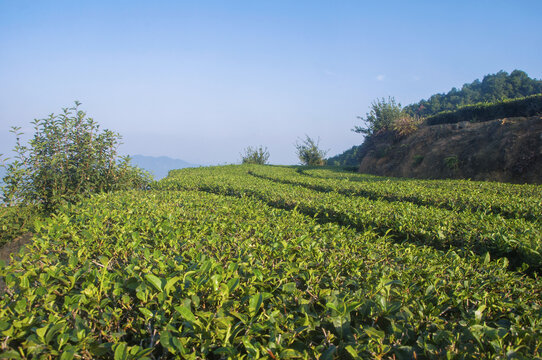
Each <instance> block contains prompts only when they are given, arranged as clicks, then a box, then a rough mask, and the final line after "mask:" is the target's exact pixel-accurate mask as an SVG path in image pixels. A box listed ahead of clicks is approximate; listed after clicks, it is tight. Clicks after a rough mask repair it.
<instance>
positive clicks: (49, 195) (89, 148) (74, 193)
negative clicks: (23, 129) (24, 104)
mask: <svg viewBox="0 0 542 360" xmlns="http://www.w3.org/2000/svg"><path fill="white" fill-rule="evenodd" d="M79 105H80V103H78V102H76V103H75V106H74V107H71V108H65V109H63V111H62V113H60V114H58V115H55V114H51V115H49V117H47V118H45V119H36V120H34V121H33V122H32V124H33V125H34V129H35V134H34V137H33V138H32V139H31V140H30V141H29V143H28V145H23V144H21V141H20V135H22V133H20V132H19V130H20V128H16V127H15V128H13V129H12V132H13V133H14V134H15V135H16V137H17V141H16V146H15V148H14V153H15V154H16V157H15V159H14V160H13V161H11V162H9V163H8V164H7V165H4V167H5V168H6V170H7V175H6V176H5V177H4V183H5V185H4V186H3V189H2V190H3V201H4V203H5V205H6V206H19V205H27V206H29V205H32V206H38V207H39V208H41V209H42V210H44V211H45V212H50V211H53V210H54V209H56V208H58V206H59V205H61V204H62V203H65V202H75V201H76V200H77V199H79V198H81V197H84V196H88V195H90V194H93V193H99V192H104V191H112V190H121V189H129V188H145V187H146V186H147V185H148V184H149V183H150V181H151V176H150V174H148V173H146V172H144V171H143V170H141V169H137V168H134V167H132V166H131V165H130V159H129V158H128V157H119V156H118V154H117V148H118V146H119V145H120V140H121V136H120V135H119V134H116V133H114V132H112V131H110V130H103V131H101V132H100V131H99V125H98V124H97V123H96V122H95V121H94V120H93V119H92V118H89V117H87V115H86V113H85V112H83V111H81V110H79Z"/></svg>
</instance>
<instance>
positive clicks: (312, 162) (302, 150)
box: [295, 135, 327, 166]
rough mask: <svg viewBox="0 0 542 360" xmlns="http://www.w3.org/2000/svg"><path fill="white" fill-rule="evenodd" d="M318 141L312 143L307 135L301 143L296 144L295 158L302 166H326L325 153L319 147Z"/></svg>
mask: <svg viewBox="0 0 542 360" xmlns="http://www.w3.org/2000/svg"><path fill="white" fill-rule="evenodd" d="M319 143H320V140H318V141H314V140H313V139H311V138H310V137H309V136H308V135H305V140H303V141H302V142H301V143H299V142H297V143H296V144H295V148H296V150H297V157H298V158H299V161H300V162H301V164H302V165H308V166H323V165H325V164H326V159H325V157H326V152H327V151H324V150H322V149H320V147H319Z"/></svg>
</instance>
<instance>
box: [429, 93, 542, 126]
mask: <svg viewBox="0 0 542 360" xmlns="http://www.w3.org/2000/svg"><path fill="white" fill-rule="evenodd" d="M540 114H542V94H538V95H532V96H527V97H524V98H518V99H510V100H503V101H499V102H496V103H478V104H474V105H467V106H463V107H461V108H459V109H458V110H455V111H444V112H441V113H438V114H436V115H433V116H429V117H428V118H427V119H426V123H427V125H439V124H455V123H458V122H462V121H470V122H484V121H490V120H494V119H502V118H506V117H515V116H535V115H540Z"/></svg>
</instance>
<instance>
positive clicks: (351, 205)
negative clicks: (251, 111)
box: [0, 165, 542, 359]
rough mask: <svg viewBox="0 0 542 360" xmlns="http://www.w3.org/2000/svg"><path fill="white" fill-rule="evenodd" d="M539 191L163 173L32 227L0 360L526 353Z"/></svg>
mask: <svg viewBox="0 0 542 360" xmlns="http://www.w3.org/2000/svg"><path fill="white" fill-rule="evenodd" d="M540 198H542V187H540V186H533V185H511V184H499V183H476V182H470V181H452V180H448V181H426V180H406V179H392V178H382V177H377V176H371V175H362V174H355V173H351V172H343V171H340V170H339V169H337V168H329V169H322V168H319V169H310V168H303V167H277V166H256V165H252V166H247V165H244V166H223V167H205V168H192V169H182V170H175V171H172V172H170V174H169V176H168V177H167V178H165V179H163V180H161V181H159V182H157V183H155V184H154V185H153V187H152V189H150V190H146V191H118V192H113V193H103V194H98V195H93V196H92V197H90V198H87V199H83V201H81V202H80V203H78V204H75V205H72V206H66V207H63V208H61V209H59V211H58V212H57V213H56V214H55V215H54V216H52V217H50V218H48V219H43V220H41V221H40V222H37V223H36V227H35V234H34V236H33V240H32V242H31V243H30V244H28V245H27V247H26V249H25V251H24V254H23V255H22V256H24V257H23V258H22V260H21V261H13V262H12V263H10V265H9V266H7V267H6V266H3V265H0V280H4V281H5V289H4V290H5V294H4V295H3V296H2V297H0V334H1V336H2V339H1V340H2V348H1V349H0V351H1V354H0V357H8V358H40V357H41V358H47V357H59V356H60V354H63V355H62V358H85V359H90V358H92V359H113V358H114V359H158V358H160V359H170V358H171V359H173V358H194V359H203V358H205V359H237V358H258V357H259V358H272V359H287V358H289V359H293V358H299V359H304V358H305V359H309V358H310V359H316V358H324V359H364V358H396V359H412V358H418V359H429V358H446V357H447V358H469V359H471V358H472V359H478V358H495V357H498V356H500V355H501V354H514V355H513V357H517V358H537V357H540V356H541V355H542V354H541V351H542V350H541V349H542V336H540V335H541V334H542V323H541V322H540V308H541V307H542V300H541V297H540V294H541V293H542V279H541V278H540V277H539V276H538V275H537V274H539V273H540V271H542V268H541V264H542V258H541V253H542V248H541V246H542V245H541V243H540V236H541V232H540V231H541V227H540V223H541V222H542V215H541V214H542V208H541V204H540ZM65 354H68V355H65Z"/></svg>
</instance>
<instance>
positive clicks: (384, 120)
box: [352, 97, 404, 136]
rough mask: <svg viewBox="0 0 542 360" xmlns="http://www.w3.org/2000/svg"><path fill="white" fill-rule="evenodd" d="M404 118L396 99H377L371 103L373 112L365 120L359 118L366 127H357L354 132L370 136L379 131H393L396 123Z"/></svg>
mask: <svg viewBox="0 0 542 360" xmlns="http://www.w3.org/2000/svg"><path fill="white" fill-rule="evenodd" d="M402 116H404V113H403V109H402V108H401V104H399V103H397V102H396V101H395V98H393V97H388V99H387V100H386V99H385V98H381V99H376V100H375V101H373V102H372V103H371V110H370V111H369V112H368V113H367V115H366V117H365V118H363V117H361V116H358V119H360V120H361V121H362V122H363V123H364V124H365V126H355V127H354V128H353V129H352V131H354V132H357V133H361V134H365V135H369V136H370V135H373V134H375V133H378V132H379V131H383V130H389V129H391V128H392V126H393V124H394V122H395V121H396V120H398V119H399V118H401V117H402Z"/></svg>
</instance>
